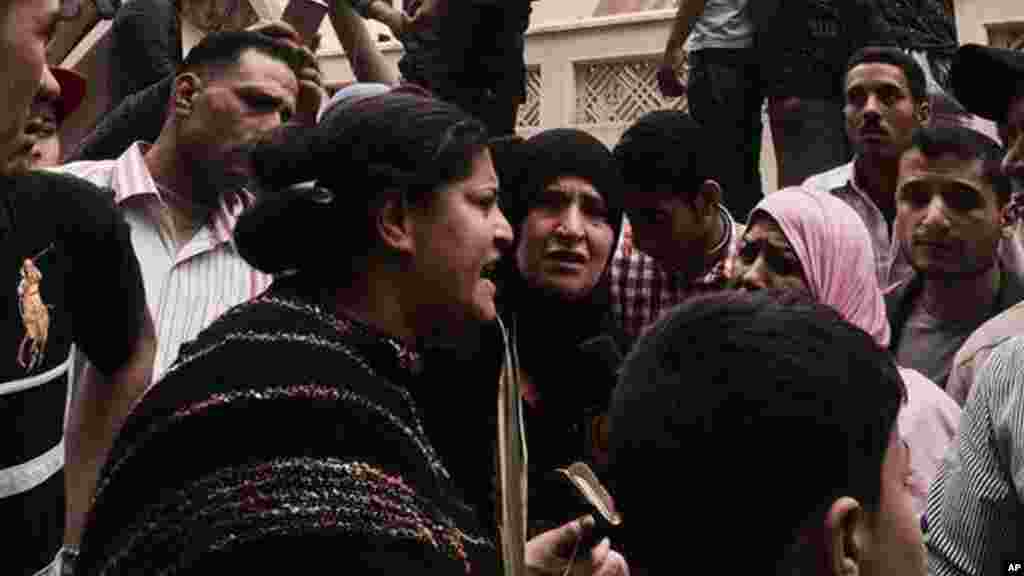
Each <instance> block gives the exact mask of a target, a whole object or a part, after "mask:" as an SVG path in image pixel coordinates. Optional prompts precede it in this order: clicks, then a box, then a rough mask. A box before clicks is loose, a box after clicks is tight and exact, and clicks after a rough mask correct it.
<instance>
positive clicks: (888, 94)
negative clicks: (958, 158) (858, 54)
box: [843, 62, 927, 160]
mask: <svg viewBox="0 0 1024 576" xmlns="http://www.w3.org/2000/svg"><path fill="white" fill-rule="evenodd" d="M925 106H926V105H925ZM926 110H927V108H926V107H925V108H922V104H921V103H917V102H915V101H914V97H913V95H912V94H911V92H910V83H909V82H908V81H907V77H906V75H905V74H904V73H903V69H902V68H900V67H899V66H894V65H892V64H884V63H881V62H866V63H864V64H858V65H857V66H854V67H853V68H851V69H850V71H849V72H847V74H846V106H845V107H844V109H843V112H844V114H845V115H846V135H847V137H848V138H849V140H850V144H852V145H853V148H854V150H856V152H857V154H858V155H860V156H862V157H867V158H872V159H888V160H895V159H897V158H898V157H899V155H900V154H901V153H902V152H903V151H904V150H906V149H907V148H908V147H909V146H910V141H911V135H912V134H913V132H914V129H916V128H918V127H919V126H920V125H921V123H922V122H923V119H924V117H925V115H926V113H927V112H926Z"/></svg>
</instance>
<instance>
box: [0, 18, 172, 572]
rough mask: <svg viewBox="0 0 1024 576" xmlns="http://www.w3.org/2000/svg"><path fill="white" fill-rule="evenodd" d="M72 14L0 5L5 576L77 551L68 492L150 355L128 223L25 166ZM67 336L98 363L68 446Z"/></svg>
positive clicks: (100, 450)
mask: <svg viewBox="0 0 1024 576" xmlns="http://www.w3.org/2000/svg"><path fill="white" fill-rule="evenodd" d="M77 12H78V6H77V5H76V4H75V3H74V0H65V1H64V3H63V4H61V3H60V2H59V1H58V0H0V48H2V49H0V70H3V71H4V75H5V80H7V81H6V82H5V83H4V86H5V89H4V90H0V271H2V273H3V275H2V276H0V294H2V297H0V300H2V301H3V303H4V304H3V305H4V307H5V312H4V318H5V319H6V320H5V322H4V324H3V325H2V328H0V518H2V519H3V522H4V527H5V536H4V538H5V543H4V546H3V554H2V555H0V573H2V574H5V575H7V574H10V575H13V576H22V575H32V574H37V573H39V572H42V573H43V574H47V570H50V571H51V572H50V573H55V571H56V570H59V569H60V567H61V562H60V561H54V562H52V563H51V561H52V560H54V558H55V555H56V557H57V558H58V559H60V558H65V557H73V551H67V552H65V551H61V553H60V554H57V553H58V550H59V549H61V543H62V536H63V531H64V518H65V512H66V511H65V501H64V500H65V498H64V496H65V491H66V490H67V491H68V493H69V494H70V497H72V498H78V499H86V500H87V499H88V496H86V495H83V494H91V487H92V482H91V481H89V480H88V479H89V478H93V477H95V475H96V473H97V471H98V468H99V466H100V464H102V461H103V458H104V456H105V453H106V450H107V449H108V447H109V446H110V444H111V442H112V440H113V437H114V434H115V432H116V430H117V427H118V426H119V424H120V422H121V421H122V420H123V418H124V416H125V415H126V414H127V412H128V410H129V408H130V406H131V404H132V403H133V402H134V401H135V399H136V398H138V397H139V396H140V395H141V393H142V391H143V390H144V389H145V386H146V385H147V384H148V380H149V371H150V369H151V366H152V362H153V360H152V358H153V354H154V350H155V345H154V335H153V327H152V322H151V321H150V320H149V316H148V312H147V308H146V303H145V294H144V292H143V288H142V280H141V277H140V275H139V266H138V261H137V260H136V258H135V254H134V252H133V251H132V248H131V244H130V243H129V239H128V226H127V224H126V223H125V222H124V221H123V220H122V219H121V218H120V216H118V214H117V212H116V211H115V210H114V207H113V204H112V202H111V200H110V199H109V198H108V197H106V196H105V195H104V193H103V192H102V191H101V190H100V189H98V188H96V187H94V186H92V185H91V184H89V183H87V182H85V181H82V180H79V179H76V178H72V177H68V176H60V175H55V174H44V173H31V172H30V173H26V172H23V167H24V166H26V165H27V163H26V162H25V161H24V160H25V159H24V155H26V154H30V153H31V150H32V146H33V144H34V143H35V138H36V137H37V136H35V135H34V134H33V133H32V132H31V131H28V132H27V131H26V130H25V125H26V121H27V119H28V115H29V106H30V105H31V102H32V100H33V98H34V97H36V96H37V95H39V94H40V93H42V94H43V95H44V96H46V97H49V98H53V99H55V98H56V97H58V96H59V94H60V87H59V85H58V84H57V81H56V79H55V78H54V76H53V74H52V73H51V72H50V70H49V69H48V67H47V65H46V58H45V56H46V43H47V41H48V40H49V36H50V35H52V32H53V30H54V28H55V26H56V24H57V23H58V22H59V21H60V20H62V19H66V18H70V17H73V16H74V15H75V14H76V13H77ZM72 345H74V346H76V347H78V348H79V349H80V350H82V352H83V353H84V354H85V355H86V356H87V357H88V358H89V360H90V361H91V362H92V364H93V365H94V366H96V367H97V370H96V371H91V372H92V373H91V374H90V375H89V376H88V377H84V378H83V379H82V381H80V382H76V383H74V384H75V385H74V389H73V390H72V391H71V393H70V395H71V409H70V414H69V420H68V424H67V426H66V429H67V439H66V441H65V439H64V431H65V422H64V418H65V410H66V406H67V401H68V395H69V371H68V365H69V358H70V354H71V347H72ZM65 459H66V460H67V469H68V474H67V477H66V479H67V485H65V474H64V473H63V469H64V466H65ZM83 481H84V482H85V484H84V485H85V486H87V487H88V489H87V490H85V491H82V490H81V489H80V487H81V485H82V484H83Z"/></svg>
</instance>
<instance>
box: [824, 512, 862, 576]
mask: <svg viewBox="0 0 1024 576" xmlns="http://www.w3.org/2000/svg"><path fill="white" fill-rule="evenodd" d="M867 522H868V518H867V514H866V512H865V511H864V508H863V507H862V506H861V505H860V503H859V502H857V501H856V500H854V499H853V498H850V497H847V496H844V497H842V498H839V499H838V500H836V501H835V502H833V503H832V506H831V507H830V508H829V510H828V512H827V513H826V515H825V535H826V536H825V546H826V550H825V552H826V556H827V559H828V560H827V561H828V568H829V571H830V572H831V574H832V576H860V573H861V571H862V570H863V566H862V565H863V562H864V553H865V551H866V546H867V540H868V532H867V529H868V525H867Z"/></svg>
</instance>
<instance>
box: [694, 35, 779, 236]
mask: <svg viewBox="0 0 1024 576" xmlns="http://www.w3.org/2000/svg"><path fill="white" fill-rule="evenodd" d="M687 92H688V95H689V106H690V114H691V115H693V118H694V119H695V120H697V122H699V123H701V125H703V126H704V127H706V128H707V129H708V132H709V134H711V135H712V136H713V137H714V138H715V142H713V143H709V145H714V147H715V149H716V151H717V154H716V156H717V160H716V172H717V175H716V178H715V179H716V180H717V181H718V183H719V184H720V185H721V186H722V190H723V197H724V200H725V206H726V207H727V208H728V209H729V211H730V212H731V213H732V214H733V216H735V217H736V218H737V219H741V220H745V219H746V217H747V214H749V213H750V211H751V210H752V209H753V208H754V206H755V205H756V204H757V203H758V202H759V201H760V200H761V198H762V197H763V193H762V191H761V157H760V156H761V155H760V142H761V128H762V126H761V104H762V102H763V100H764V96H763V94H762V91H761V81H760V70H759V67H758V64H757V62H756V59H755V51H754V50H753V49H749V48H739V49H727V48H706V49H703V50H696V51H694V52H691V53H690V77H689V82H688V90H687Z"/></svg>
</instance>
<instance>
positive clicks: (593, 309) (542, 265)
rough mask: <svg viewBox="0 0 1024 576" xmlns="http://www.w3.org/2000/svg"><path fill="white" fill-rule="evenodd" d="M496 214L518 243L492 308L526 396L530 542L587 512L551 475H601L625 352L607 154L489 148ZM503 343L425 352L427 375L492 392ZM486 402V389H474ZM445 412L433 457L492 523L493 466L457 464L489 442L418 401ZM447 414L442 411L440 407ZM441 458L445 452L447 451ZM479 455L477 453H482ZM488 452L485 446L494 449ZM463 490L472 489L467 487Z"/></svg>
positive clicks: (589, 140)
mask: <svg viewBox="0 0 1024 576" xmlns="http://www.w3.org/2000/svg"><path fill="white" fill-rule="evenodd" d="M491 148H492V150H493V151H494V153H495V165H496V168H497V171H498V177H499V178H498V180H499V183H500V187H501V190H502V196H501V198H502V199H501V203H502V210H503V211H504V212H505V214H506V216H507V217H508V219H509V222H510V223H511V224H512V229H513V230H514V233H515V243H514V247H513V249H512V250H511V254H509V255H508V257H507V258H504V259H503V260H502V263H501V265H500V267H501V270H500V274H499V284H500V289H499V291H498V301H499V309H500V310H501V311H502V318H504V319H505V321H506V325H507V326H508V328H509V330H510V332H511V334H512V338H511V340H512V342H513V343H514V346H515V348H516V349H517V356H518V359H519V368H520V379H521V382H522V386H523V392H524V394H523V397H524V398H523V400H524V414H525V428H526V443H527V456H528V458H527V460H528V465H529V470H530V474H529V479H528V488H529V495H528V498H527V501H528V521H529V527H530V531H531V533H536V532H539V531H542V530H545V529H548V528H550V527H553V526H557V525H559V524H561V523H563V522H565V521H567V520H570V519H572V518H573V517H574V516H575V515H577V514H578V513H580V512H583V511H585V508H583V507H578V506H577V500H576V498H575V497H574V495H573V494H572V493H571V492H570V491H567V490H563V489H562V488H563V486H562V485H561V484H560V482H559V481H558V480H556V479H555V477H554V474H553V471H554V469H555V468H556V467H561V466H565V465H568V464H570V463H572V462H574V461H579V460H582V461H585V462H588V463H590V464H592V465H597V466H598V468H599V467H600V464H601V460H602V454H603V450H604V417H603V414H604V411H605V408H606V407H607V402H608V398H609V396H610V393H611V390H612V388H613V387H614V383H615V369H616V368H617V365H618V362H619V357H620V351H624V346H625V341H624V338H623V337H622V335H621V333H620V332H619V331H618V329H617V328H615V325H614V323H613V322H612V320H611V318H610V312H609V310H610V309H609V305H608V291H609V287H608V286H609V280H608V263H609V260H610V256H611V254H613V253H614V250H615V243H616V241H617V239H618V237H619V230H620V227H621V222H622V210H623V209H622V192H621V185H620V183H619V176H618V173H617V171H616V164H615V162H614V161H613V158H612V156H611V153H610V152H609V151H608V149H607V148H606V147H605V146H604V145H603V144H602V143H601V142H600V141H598V140H597V139H595V138H594V137H593V136H590V135H589V134H586V133H585V132H581V131H579V130H571V129H555V130H549V131H545V132H542V133H540V134H538V135H536V136H534V137H532V138H530V139H529V140H527V141H523V140H522V139H519V138H504V139H501V140H499V141H494V142H492V146H491ZM501 346H502V343H501V338H500V334H498V333H497V331H496V330H491V331H485V332H484V333H483V334H481V335H480V337H479V341H478V342H477V343H475V344H473V345H468V346H464V347H462V348H461V349H459V350H457V351H454V352H447V353H444V352H437V351H435V352H433V353H432V354H430V355H428V357H427V363H426V366H427V371H428V372H429V373H430V374H431V376H430V377H431V378H432V379H434V380H437V381H438V382H439V383H440V382H444V381H445V379H446V378H451V377H454V376H453V375H456V376H458V377H461V378H471V379H473V380H478V381H482V382H487V383H494V382H497V374H498V371H499V368H500V365H501V353H500V349H501ZM477 393H478V394H481V395H489V396H490V397H493V396H494V394H495V393H496V392H495V387H494V385H493V384H490V390H486V391H485V390H484V389H483V388H481V389H478V391H477ZM423 402H424V403H433V404H438V406H437V407H436V408H434V407H433V406H431V408H434V409H435V410H437V411H444V410H448V411H449V412H450V413H451V418H452V419H453V420H455V419H457V420H456V421H458V422H459V423H460V425H459V426H448V427H446V428H445V429H443V430H437V431H436V433H432V437H435V438H437V439H438V442H439V444H440V448H439V450H440V451H441V453H442V455H443V454H445V452H451V453H453V457H452V458H451V459H450V461H451V462H452V465H453V466H455V467H456V468H458V469H460V472H461V471H462V470H464V472H462V473H461V474H460V473H456V474H455V475H456V477H457V478H458V477H461V478H463V479H465V480H466V482H467V486H466V487H465V490H466V491H467V493H468V497H469V498H470V500H472V501H473V502H475V503H476V505H477V507H478V508H479V509H481V510H483V511H484V513H485V514H486V513H493V507H494V499H495V493H494V491H493V490H490V491H489V490H487V487H488V485H491V486H492V487H493V484H494V482H493V477H494V471H495V467H494V466H493V465H492V466H491V467H489V468H487V469H483V468H481V467H480V466H479V463H478V462H475V461H470V460H467V459H465V458H460V457H459V451H460V450H461V449H462V448H463V447H465V446H466V445H467V443H468V444H469V445H483V446H486V445H487V444H492V445H493V442H494V439H493V437H491V438H482V437H481V436H480V435H474V434H472V433H467V431H468V430H472V429H480V428H483V427H485V426H493V423H490V422H482V421H481V418H482V417H484V416H493V415H481V414H477V415H475V420H476V421H475V422H474V415H466V414H465V413H464V412H465V411H464V410H463V409H462V408H461V407H460V406H458V405H452V404H451V403H450V402H445V401H444V400H442V399H441V398H438V397H436V396H434V397H433V398H424V399H423ZM441 404H444V405H441ZM446 447H450V448H446ZM479 449H482V446H481V447H479ZM492 451H493V447H492ZM470 479H472V480H470Z"/></svg>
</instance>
